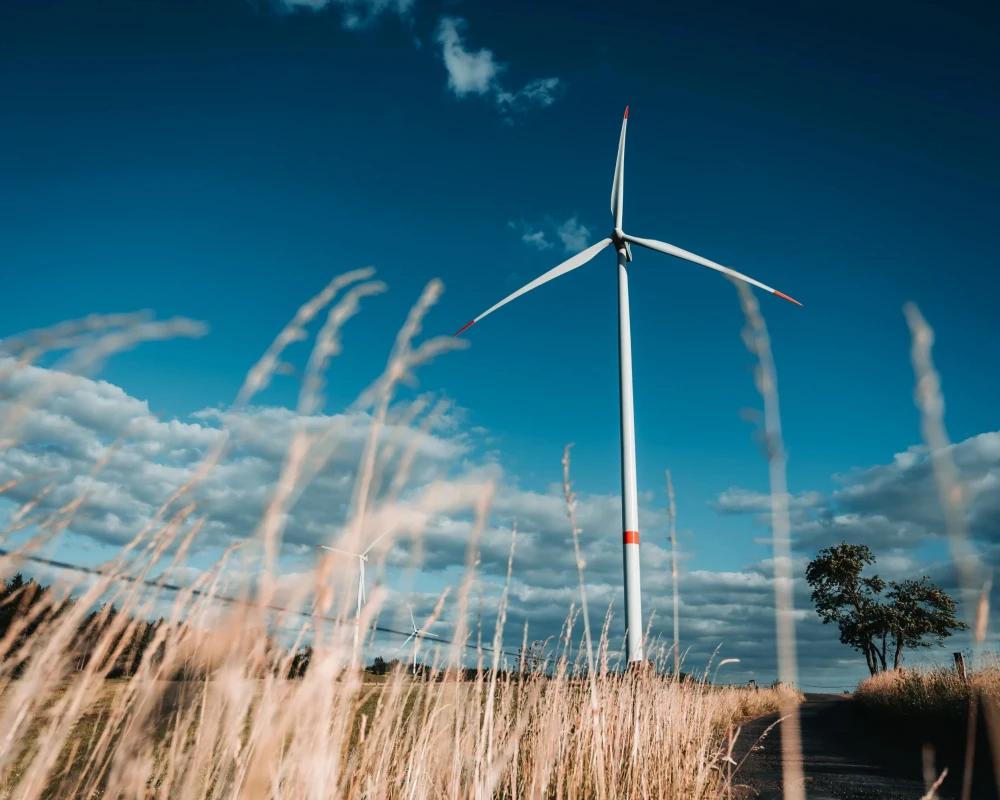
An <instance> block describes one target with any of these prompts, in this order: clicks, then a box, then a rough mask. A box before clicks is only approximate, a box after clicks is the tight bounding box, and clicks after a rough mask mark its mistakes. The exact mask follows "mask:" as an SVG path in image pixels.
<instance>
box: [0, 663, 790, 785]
mask: <svg viewBox="0 0 1000 800" xmlns="http://www.w3.org/2000/svg"><path fill="white" fill-rule="evenodd" d="M322 672H323V670H322V669H321V668H320V669H317V670H316V671H315V675H314V676H312V677H310V676H309V675H307V676H306V677H305V678H304V679H302V680H295V681H287V680H269V679H257V680H254V679H248V678H245V677H238V676H237V675H230V676H226V677H223V676H220V677H218V678H216V679H213V680H209V681H201V682H187V683H183V684H178V683H173V682H169V681H150V680H146V679H143V678H135V679H132V680H129V681H121V682H102V683H100V684H96V685H87V684H86V681H85V679H83V678H79V679H74V680H71V681H70V682H69V683H68V684H66V683H63V684H61V685H54V686H52V687H50V691H48V692H46V691H44V689H45V687H36V688H42V689H43V692H42V696H41V697H40V698H39V700H40V701H41V702H40V703H38V705H36V706H35V709H34V714H33V717H32V719H33V722H32V725H31V732H30V734H29V732H28V730H27V729H23V728H22V729H21V730H22V732H21V735H19V736H17V737H15V738H14V740H13V741H12V742H10V743H9V746H10V747H11V748H12V750H11V752H12V754H15V753H16V757H15V758H14V759H13V762H12V763H9V764H8V766H7V769H6V770H5V773H4V780H3V783H0V787H3V794H4V796H11V797H13V796H17V797H29V796H45V797H53V798H56V797H59V798H63V797H92V796H101V797H112V796H144V797H162V798H168V797H169V798H173V797H178V798H188V797H191V798H194V797H197V798H202V797H236V796H239V797H282V798H297V797H345V798H353V797H427V798H437V797H472V796H475V797H521V796H526V797H567V798H572V797H581V798H582V797H636V798H638V797H649V798H654V797H655V798H660V797H666V798H702V797H706V798H707V797H717V796H720V794H721V793H723V792H724V790H725V787H726V786H727V784H728V780H729V764H728V762H727V760H726V737H725V735H724V734H725V733H726V731H727V729H728V728H729V727H730V726H732V725H734V724H736V723H738V722H739V721H740V720H741V719H744V718H747V717H750V716H755V715H758V714H762V713H766V712H768V711H773V710H774V709H775V708H776V707H777V704H778V699H779V698H778V696H777V694H778V693H777V691H776V690H762V691H760V692H748V691H746V690H743V689H721V690H713V689H709V688H707V687H704V686H701V685H698V684H687V685H685V684H680V683H677V682H675V681H672V680H668V679H665V678H662V677H657V676H655V675H653V674H652V673H647V674H645V675H642V674H639V675H634V676H628V677H626V678H622V677H621V676H616V675H610V674H608V675H605V676H603V677H602V678H600V679H598V680H597V681H596V682H595V683H596V691H597V697H598V701H599V708H600V711H599V712H598V713H596V714H595V713H594V711H593V709H592V706H591V703H590V689H589V687H588V682H587V681H581V680H573V679H571V678H570V677H569V676H567V675H565V674H562V675H557V676H556V677H555V678H551V679H550V678H547V677H543V676H540V675H535V676H534V677H529V678H527V679H526V680H524V681H523V682H522V681H515V680H505V679H501V680H498V681H497V682H496V683H495V685H494V687H493V689H492V697H493V700H494V702H493V703H487V702H486V699H487V696H488V692H489V691H490V690H489V689H488V688H487V684H488V682H489V680H490V678H489V676H488V675H481V676H480V678H479V680H477V681H474V682H470V683H463V682H457V681H443V682H438V683H422V682H418V681H414V680H412V679H410V678H408V677H407V676H405V675H403V674H402V673H396V674H395V675H394V676H392V678H391V679H390V680H389V681H387V682H386V683H385V684H382V685H379V686H372V685H367V686H364V685H361V684H360V682H359V681H358V680H357V675H356V673H343V674H341V675H340V676H339V679H337V680H330V679H328V678H327V677H325V676H322V677H321V674H322ZM8 688H12V687H8ZM67 705H73V706H75V707H76V709H77V714H76V722H75V723H74V724H73V725H71V726H67V725H65V724H64V723H65V720H64V719H63V715H64V714H65V709H66V707H67ZM56 730H59V731H62V732H64V733H65V737H57V736H56V733H55V732H56ZM55 741H59V742H60V745H61V746H60V747H59V748H58V752H56V753H54V756H55V757H54V758H53V760H52V761H51V763H49V764H48V765H47V766H46V768H45V769H44V770H42V769H39V765H40V764H41V763H42V761H43V760H45V757H46V753H47V752H48V753H52V750H51V745H52V744H53V743H54V742H55ZM599 756H603V759H601V758H599ZM601 762H603V765H604V766H603V767H602V768H600V769H598V768H597V765H598V763H601Z"/></svg>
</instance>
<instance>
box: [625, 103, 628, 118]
mask: <svg viewBox="0 0 1000 800" xmlns="http://www.w3.org/2000/svg"><path fill="white" fill-rule="evenodd" d="M625 119H628V106H625Z"/></svg>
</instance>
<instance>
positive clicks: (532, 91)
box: [437, 17, 561, 112]
mask: <svg viewBox="0 0 1000 800" xmlns="http://www.w3.org/2000/svg"><path fill="white" fill-rule="evenodd" d="M466 27H467V23H466V21H465V20H464V19H462V18H461V17H443V18H442V19H441V21H440V22H439V23H438V29H437V41H438V44H439V45H441V58H442V59H443V61H444V66H445V70H446V71H447V73H448V88H449V89H451V91H452V92H453V93H454V94H455V96H456V97H458V98H464V97H467V96H469V95H487V96H490V97H492V98H493V100H494V101H495V102H496V103H497V105H498V107H499V108H500V109H501V110H502V111H504V112H517V111H523V110H526V109H527V108H530V107H532V106H537V107H543V108H544V107H546V106H549V105H552V103H553V102H555V100H556V97H557V96H558V92H559V90H560V88H561V83H560V81H559V79H558V78H537V79H535V80H532V81H529V82H528V83H527V84H525V85H524V86H523V87H521V88H520V89H516V90H511V89H508V88H505V87H504V86H503V85H502V84H501V82H500V76H501V75H502V73H503V72H504V71H505V70H506V69H507V66H506V65H505V64H503V63H501V62H500V61H498V60H497V59H496V57H495V56H494V55H493V51H492V50H489V49H487V48H485V47H484V48H480V49H478V50H475V49H472V48H470V47H469V46H468V45H467V44H466V42H465V38H464V33H465V29H466Z"/></svg>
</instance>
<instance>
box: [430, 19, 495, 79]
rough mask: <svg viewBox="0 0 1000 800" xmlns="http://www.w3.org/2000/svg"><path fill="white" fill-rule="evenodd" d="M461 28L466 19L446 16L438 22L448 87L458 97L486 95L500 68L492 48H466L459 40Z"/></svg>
mask: <svg viewBox="0 0 1000 800" xmlns="http://www.w3.org/2000/svg"><path fill="white" fill-rule="evenodd" d="M464 27H465V21H464V20H461V19H458V18H456V17H445V18H443V19H442V20H441V23H440V24H439V25H438V34H437V39H438V42H439V43H440V45H441V56H442V58H444V66H445V69H446V70H448V86H449V87H450V88H451V90H452V91H453V92H454V93H455V94H456V95H457V96H458V97H465V95H467V94H486V93H487V92H489V91H492V90H493V89H494V83H495V80H496V77H497V73H498V72H499V71H500V69H501V67H500V66H499V65H498V64H497V62H496V61H495V60H494V58H493V53H492V52H491V51H489V50H486V49H482V50H476V51H475V52H473V51H471V50H467V49H466V47H465V43H464V42H463V41H462V29H463V28H464Z"/></svg>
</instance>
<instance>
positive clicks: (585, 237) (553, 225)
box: [508, 215, 591, 253]
mask: <svg viewBox="0 0 1000 800" xmlns="http://www.w3.org/2000/svg"><path fill="white" fill-rule="evenodd" d="M508 225H509V227H511V228H513V229H514V230H516V231H518V232H519V233H520V234H521V241H522V242H524V243H525V244H527V245H530V246H531V247H534V248H536V249H538V250H551V249H552V248H553V246H554V244H553V241H554V240H558V241H559V242H560V243H561V244H562V246H563V249H564V250H565V251H566V252H567V253H578V252H579V251H580V250H583V249H584V248H585V247H586V246H587V245H589V244H590V243H591V242H590V229H589V228H588V227H587V226H586V225H584V224H582V223H581V222H580V221H579V220H578V219H577V218H576V216H575V215H574V216H572V217H570V218H569V219H567V220H564V221H563V222H556V221H554V220H551V219H546V220H545V221H544V222H542V223H540V224H532V223H528V222H524V221H521V222H509V223H508Z"/></svg>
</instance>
